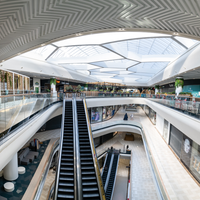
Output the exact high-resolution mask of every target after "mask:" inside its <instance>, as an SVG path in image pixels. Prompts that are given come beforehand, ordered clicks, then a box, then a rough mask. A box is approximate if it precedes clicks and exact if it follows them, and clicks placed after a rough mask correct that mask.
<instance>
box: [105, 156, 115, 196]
mask: <svg viewBox="0 0 200 200" xmlns="http://www.w3.org/2000/svg"><path fill="white" fill-rule="evenodd" d="M113 159H114V153H112V157H111V159H110V166H109V169H108V174H107V177H106V182H105V186H104V190H105V192H106V190H107V187H108V182H109V179H110V173H111V169H112V165H113Z"/></svg>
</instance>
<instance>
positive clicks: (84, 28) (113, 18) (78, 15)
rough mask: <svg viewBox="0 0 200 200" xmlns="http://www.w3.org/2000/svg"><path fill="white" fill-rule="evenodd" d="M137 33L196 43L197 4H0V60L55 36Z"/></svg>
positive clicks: (144, 0)
mask: <svg viewBox="0 0 200 200" xmlns="http://www.w3.org/2000/svg"><path fill="white" fill-rule="evenodd" d="M109 30H112V31H113V30H115V31H116V30H119V31H123V30H137V31H150V32H160V33H169V34H173V33H174V34H175V35H177V34H180V35H182V36H186V37H187V36H188V37H193V38H195V39H199V36H200V1H197V0H190V1H189V0H174V1H172V0H140V1H138V0H124V1H121V0H110V1H107V0H99V1H94V0H42V1H41V0H17V1H16V0H9V1H1V2H0V60H1V61H4V60H5V59H8V58H10V57H12V56H16V55H17V54H18V53H21V52H23V51H26V50H28V49H31V48H36V47H38V45H43V44H46V43H49V42H52V41H53V40H54V41H55V40H59V39H60V38H61V37H74V36H79V35H81V34H84V33H94V32H106V31H109Z"/></svg>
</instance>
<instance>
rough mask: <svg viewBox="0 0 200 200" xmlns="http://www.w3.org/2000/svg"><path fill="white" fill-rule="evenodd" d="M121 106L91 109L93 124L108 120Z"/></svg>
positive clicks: (90, 114)
mask: <svg viewBox="0 0 200 200" xmlns="http://www.w3.org/2000/svg"><path fill="white" fill-rule="evenodd" d="M119 107H120V106H118V105H117V106H104V107H94V108H89V109H88V112H89V116H90V120H91V123H97V122H102V121H105V120H108V119H110V118H112V117H113V116H114V114H115V113H116V112H117V111H118V109H119Z"/></svg>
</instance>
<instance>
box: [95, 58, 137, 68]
mask: <svg viewBox="0 0 200 200" xmlns="http://www.w3.org/2000/svg"><path fill="white" fill-rule="evenodd" d="M137 63H138V62H136V61H133V60H128V59H120V60H109V61H103V62H96V63H92V64H93V65H97V66H99V67H104V68H119V69H126V68H128V67H130V66H133V65H135V64H137Z"/></svg>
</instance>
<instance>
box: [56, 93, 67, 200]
mask: <svg viewBox="0 0 200 200" xmlns="http://www.w3.org/2000/svg"><path fill="white" fill-rule="evenodd" d="M63 95H64V94H63ZM64 123H65V97H63V110H62V124H61V132H60V148H59V157H58V166H57V170H56V179H55V190H54V200H56V199H57V195H58V183H59V176H60V164H61V156H62V147H63V135H64Z"/></svg>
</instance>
